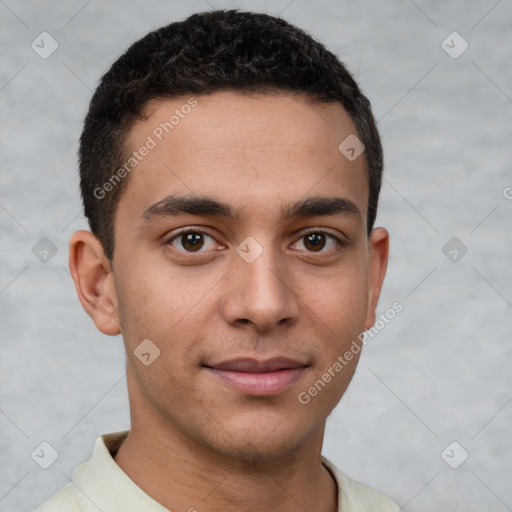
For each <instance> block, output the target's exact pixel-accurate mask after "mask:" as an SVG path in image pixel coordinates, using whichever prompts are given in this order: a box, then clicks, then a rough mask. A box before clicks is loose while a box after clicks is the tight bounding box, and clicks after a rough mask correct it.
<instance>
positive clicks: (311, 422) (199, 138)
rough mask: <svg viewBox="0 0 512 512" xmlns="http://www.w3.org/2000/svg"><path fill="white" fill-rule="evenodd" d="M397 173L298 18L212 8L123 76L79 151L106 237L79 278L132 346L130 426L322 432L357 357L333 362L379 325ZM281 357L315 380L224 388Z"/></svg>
mask: <svg viewBox="0 0 512 512" xmlns="http://www.w3.org/2000/svg"><path fill="white" fill-rule="evenodd" d="M347 137H350V138H349V139H347ZM346 140H349V141H356V146H357V147H356V150H357V149H359V147H361V148H363V147H364V151H363V152H362V154H361V155H359V156H358V157H357V158H348V157H347V153H346V152H344V150H343V148H344V147H345V146H343V142H344V141H346ZM340 144H341V146H340ZM340 148H341V149H340ZM345 149H346V148H345ZM349 156H350V154H349ZM352 156H354V155H353V152H352ZM382 165H383V164H382V148H381V144H380V139H379V135H378V132H377V129H376V126H375V122H374V119H373V116H372V113H371V108H370V103H369V101H368V100H367V98H366V97H365V96H364V95H363V94H362V92H361V91H360V89H359V88H358V86H357V84H356V83H355V81H354V80H353V78H352V77H351V75H350V74H349V72H348V71H347V70H346V68H345V67H344V66H343V64H342V63H341V62H340V61H339V60H338V59H337V58H336V56H335V55H333V54H332V53H331V52H329V51H328V50H327V49H325V48H324V47H323V46H322V45H321V44H320V43H318V42H316V41H314V40H313V39H312V38H311V37H310V36H308V35H307V34H305V33H304V32H303V31H301V30H299V29H298V28H296V27H294V26H292V25H290V24H288V23H287V22H285V21H284V20H281V19H278V18H274V17H271V16H268V15H265V14H255V13H247V12H239V11H235V10H231V11H212V12H205V13H200V14H194V15H192V16H190V17H189V18H187V19H186V20H185V21H182V22H177V23H172V24H171V25H168V26H166V27H163V28H160V29H158V30H156V31H154V32H151V33H150V34H148V35H147V36H145V37H144V38H143V39H141V40H140V41H138V42H136V43H135V44H133V45H132V46H131V47H130V48H129V49H128V50H127V52H126V53H125V54H123V55H122V56H121V57H120V58H119V59H118V60H117V61H116V62H115V63H114V64H113V66H112V67H111V69H110V70H109V71H108V72H107V73H106V74H105V75H104V77H103V78H102V80H101V83H100V85H99V86H98V88H97V90H96V92H95V94H94V96H93V98H92V100H91V105H90V109H89V112H88V115H87V117H86V119H85V123H84V129H83V133H82V137H81V140H80V179H81V191H82V198H83V203H84V209H85V215H86V217H87V218H88V220H89V223H90V227H91V231H92V233H89V232H86V231H80V232H77V233H75V234H74V235H73V237H72V240H71V253H70V268H71V271H72V274H73V277H74V280H75V285H76V287H77V291H78V294H79V297H80V300H81V302H82V304H83V306H84V308H85V309H86V311H87V312H88V313H89V315H90V316H91V317H92V318H93V320H94V322H95V323H96V326H97V327H98V328H99V329H100V330H101V331H102V332H104V333H105V334H109V335H115V334H119V333H122V335H123V338H124V342H125V346H126V350H127V367H128V385H129V392H130V403H131V411H132V427H134V426H138V427H139V428H140V427H142V425H143V423H144V422H145V421H146V422H148V425H149V424H151V425H159V426H160V427H161V429H162V431H164V430H165V429H167V431H169V430H172V431H173V432H174V433H175V434H176V435H178V434H179V435H182V436H184V437H186V436H188V437H187V439H188V440H189V441H190V440H193V442H195V443H198V445H201V446H204V447H208V449H213V450H216V451H217V452H220V453H224V454H227V455H230V456H233V455H234V456H239V457H245V458H261V457H263V458H265V457H278V456H280V455H282V454H284V453H286V452H290V451H293V450H296V449H298V447H299V446H302V445H303V444H304V443H306V441H307V440H308V439H312V438H313V434H314V433H315V432H316V433H317V434H318V433H319V432H323V426H324V424H325V420H326V418H327V416H328V415H329V413H330V412H331V411H332V409H333V408H334V406H335V405H336V404H337V403H338V401H339V400H340V398H341V397H342V395H343V393H344V392H345V390H346V388H347V386H348V384H349V382H350V380H351V378H352V376H353V373H354V371H355V368H356V365H357V361H358V358H359V352H357V353H356V354H354V357H353V358H351V360H350V361H346V362H345V364H344V365H343V368H342V369H341V370H340V371H337V367H336V368H335V363H336V361H339V357H340V356H342V355H343V354H344V353H345V352H346V351H347V350H348V349H349V348H350V347H351V346H353V343H354V341H355V342H356V343H357V342H358V340H359V343H360V334H361V332H362V331H363V330H364V329H368V328H369V327H371V325H373V322H374V321H375V308H376V306H377V301H378V297H379V293H380V289H381V285H382V281H383V278H384V274H385V269H386V263H387V253H388V236H387V232H386V231H385V230H383V229H381V228H379V229H374V222H375V217H376V212H377V204H378V196H379V191H380V187H381V175H382ZM184 229H185V230H186V231H187V232H184ZM144 340H146V341H144ZM148 340H150V341H148ZM354 352H356V351H354ZM279 357H280V358H282V357H285V358H288V359H291V360H293V361H294V362H295V363H296V365H298V366H300V368H301V369H300V371H296V372H288V373H289V374H290V375H292V374H293V375H295V374H296V375H295V376H294V378H293V379H291V380H290V383H289V384H287V385H286V386H284V387H283V389H280V391H278V392H270V391H269V392H268V393H262V392H258V391H257V390H256V391H254V390H253V392H245V391H243V390H240V388H239V387H236V386H235V387H234V386H233V383H232V382H228V381H226V379H225V375H222V376H221V377H219V375H220V374H221V373H222V371H218V370H219V368H220V367H222V365H223V363H225V362H226V361H227V360H232V359H235V358H250V359H253V360H257V361H260V362H261V361H268V360H270V359H273V358H279ZM283 371H284V372H287V370H283ZM325 372H328V373H329V374H330V375H331V377H332V378H331V379H325V378H324V379H323V380H324V381H326V380H329V382H325V384H326V385H325V386H324V387H322V389H321V390H318V393H314V395H315V398H314V400H310V401H308V403H307V404H305V403H303V402H304V401H302V402H301V400H300V399H298V396H299V395H300V393H301V392H303V391H307V390H308V389H310V388H311V386H314V385H315V383H317V382H318V380H319V379H320V380H321V379H322V376H323V375H324V374H325ZM290 378H291V377H290ZM228 380H229V379H228ZM318 387H319V386H318V384H317V388H318ZM267 391H268V390H267ZM134 423H136V425H134Z"/></svg>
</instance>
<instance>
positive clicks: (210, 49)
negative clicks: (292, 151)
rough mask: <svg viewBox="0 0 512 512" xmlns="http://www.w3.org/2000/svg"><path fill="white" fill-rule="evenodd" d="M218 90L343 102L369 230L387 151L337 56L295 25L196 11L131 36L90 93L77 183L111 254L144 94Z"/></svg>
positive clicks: (264, 16)
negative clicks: (359, 155)
mask: <svg viewBox="0 0 512 512" xmlns="http://www.w3.org/2000/svg"><path fill="white" fill-rule="evenodd" d="M223 90H234V91H240V92H243V93H279V92H296V93H303V94H305V95H307V96H308V97H309V98H311V99H313V100H316V101H318V102H324V103H332V102H338V103H341V104H342V105H343V107H344V108H345V110H346V111H347V113H348V114H349V115H350V117H351V119H352V122H353V124H354V126H355V128H356V130H357V136H358V137H359V139H360V140H361V142H362V143H363V144H364V146H365V152H364V156H365V163H366V168H367V172H368V182H369V201H368V212H367V215H368V226H367V229H368V234H369V233H370V232H371V230H372V229H373V225H374V222H375V217H376V214H377V204H378V198H379V193H380V188H381V181H382V170H383V155H382V145H381V142H380V137H379V133H378V130H377V126H376V123H375V120H374V117H373V115H372V111H371V105H370V102H369V100H368V99H367V98H366V96H365V95H364V94H363V93H362V92H361V90H360V89H359V87H358V85H357V84H356V82H355V81H354V79H353V78H352V76H351V74H350V73H349V72H348V71H347V69H346V67H345V66H344V65H343V63H342V62H340V60H339V59H338V58H337V57H336V56H335V55H334V54H333V53H332V52H330V51H329V50H327V49H326V48H325V47H324V46H323V45H322V44H321V43H319V42H318V41H316V40H314V39H313V38H312V37H311V36H309V35H308V34H306V33H305V32H304V31H302V30H301V29H299V28H297V27H295V26H294V25H291V24H290V23H288V22H287V21H285V20H283V19H281V18H278V17H274V16H270V15H268V14H263V13H254V12H246V11H240V10H238V9H230V10H223V9H222V10H213V11H207V12H201V13H196V14H192V15H191V16H189V17H188V18H186V19H185V20H183V21H178V22H174V23H171V24H170V25H167V26H164V27H161V28H159V29H157V30H155V31H153V32H150V33H149V34H147V35H146V36H144V37H143V38H142V39H140V40H139V41H137V42H135V43H133V44H132V45H131V46H130V48H128V50H127V51H126V52H125V53H124V54H123V55H122V56H121V57H119V59H118V60H117V61H116V62H114V64H113V65H112V67H111V68H110V69H109V70H108V71H107V73H105V75H104V76H103V77H102V79H101V81H100V84H99V85H98V87H97V89H96V91H95V93H94V95H93V97H92V99H91V103H90V106H89V111H88V113H87V116H86V118H85V121H84V127H83V131H82V135H81V138H80V148H79V165H80V188H81V193H82V201H83V205H84V212H85V216H86V217H87V219H88V221H89V225H90V228H91V231H92V232H93V233H94V234H95V235H96V236H97V237H98V239H99V240H100V241H101V243H102V245H103V248H104V251H105V254H106V256H107V257H108V258H109V260H112V258H113V253H114V220H115V213H116V207H117V205H118V203H119V199H120V197H121V193H122V191H123V189H124V187H126V184H127V182H128V179H129V176H128V175H127V173H126V162H127V160H128V158H129V148H127V145H126V136H127V133H128V132H129V130H130V128H131V126H132V124H133V122H134V121H135V120H136V119H144V108H145V106H146V105H147V103H148V102H149V101H150V100H153V99H162V98H172V97H178V96H183V95H196V96H200V95H206V94H211V93H214V92H218V91H223ZM340 142H341V141H340ZM123 165H124V166H125V167H124V168H125V171H124V173H120V172H119V171H120V169H121V168H122V166H123ZM128 170H129V168H128ZM116 173H117V175H116ZM120 175H121V176H125V175H126V177H125V178H124V179H122V180H121V179H120ZM114 180H115V181H114Z"/></svg>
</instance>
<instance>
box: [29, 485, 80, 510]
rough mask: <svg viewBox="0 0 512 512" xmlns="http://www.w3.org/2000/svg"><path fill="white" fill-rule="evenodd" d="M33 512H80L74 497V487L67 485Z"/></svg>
mask: <svg viewBox="0 0 512 512" xmlns="http://www.w3.org/2000/svg"><path fill="white" fill-rule="evenodd" d="M34 512H82V507H80V504H79V503H78V500H77V497H76V491H75V486H74V485H73V484H71V483H69V484H67V485H66V486H65V487H63V488H62V489H61V490H60V491H58V492H57V493H56V494H54V495H53V496H52V497H51V498H50V499H48V500H47V501H45V502H44V503H43V504H42V505H41V506H40V507H39V508H37V509H36V510H34Z"/></svg>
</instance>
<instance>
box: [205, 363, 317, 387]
mask: <svg viewBox="0 0 512 512" xmlns="http://www.w3.org/2000/svg"><path fill="white" fill-rule="evenodd" d="M204 367H205V368H206V369H207V370H208V371H209V372H210V373H211V374H212V375H213V376H214V377H217V378H219V379H220V380H222V381H223V382H224V383H226V384H228V385H229V386H230V387H231V388H234V389H235V390H237V391H239V392H241V393H243V394H245V395H250V396H272V395H277V394H279V393H281V392H283V391H284V390H285V389H287V388H288V387H290V386H291V385H292V384H293V383H295V382H296V381H297V380H298V379H299V378H300V377H301V376H302V375H303V373H304V372H305V370H306V369H307V367H308V365H307V364H305V363H303V362H300V361H298V360H294V359H290V358H287V357H274V358H272V359H266V360H258V359H253V358H237V359H230V360H226V361H221V362H218V363H216V362H212V363H209V364H205V365H204Z"/></svg>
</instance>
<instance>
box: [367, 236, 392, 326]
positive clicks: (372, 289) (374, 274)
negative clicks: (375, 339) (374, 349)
mask: <svg viewBox="0 0 512 512" xmlns="http://www.w3.org/2000/svg"><path fill="white" fill-rule="evenodd" d="M369 250H370V261H369V282H368V311H367V314H366V321H365V326H364V328H365V329H366V330H367V329H370V328H371V327H372V326H373V324H374V323H375V316H376V310H377V304H378V302H379V296H380V291H381V289H382V283H383V281H384V277H385V275H386V269H387V266H388V255H389V233H388V232H387V230H386V229H384V228H376V229H374V230H373V231H372V232H371V233H370V238H369Z"/></svg>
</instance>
